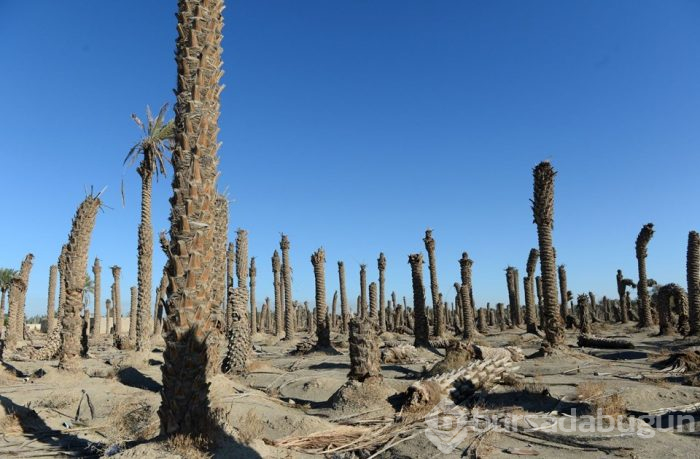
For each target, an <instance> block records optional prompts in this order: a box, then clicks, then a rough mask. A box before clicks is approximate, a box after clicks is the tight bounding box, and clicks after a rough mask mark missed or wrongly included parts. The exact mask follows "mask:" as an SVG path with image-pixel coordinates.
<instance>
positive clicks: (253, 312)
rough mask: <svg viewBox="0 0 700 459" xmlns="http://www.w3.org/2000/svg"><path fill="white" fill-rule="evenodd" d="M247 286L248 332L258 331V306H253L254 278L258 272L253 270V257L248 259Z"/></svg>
mask: <svg viewBox="0 0 700 459" xmlns="http://www.w3.org/2000/svg"><path fill="white" fill-rule="evenodd" d="M248 274H249V279H250V280H249V285H250V332H251V333H255V332H257V331H258V314H257V313H258V306H257V305H256V304H255V276H257V275H258V270H257V269H256V268H255V257H252V258H251V259H250V270H249V272H248Z"/></svg>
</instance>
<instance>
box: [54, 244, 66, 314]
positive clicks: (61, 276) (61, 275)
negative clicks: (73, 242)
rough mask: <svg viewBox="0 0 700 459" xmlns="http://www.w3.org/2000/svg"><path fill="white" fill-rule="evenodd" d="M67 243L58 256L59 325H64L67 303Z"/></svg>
mask: <svg viewBox="0 0 700 459" xmlns="http://www.w3.org/2000/svg"><path fill="white" fill-rule="evenodd" d="M66 245H67V244H63V246H62V247H61V254H60V255H59V256H58V309H57V311H56V319H57V321H58V326H59V327H61V326H62V325H61V322H62V321H63V305H64V304H65V303H66V284H65V282H66V274H65V272H66Z"/></svg>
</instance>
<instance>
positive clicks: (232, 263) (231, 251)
mask: <svg viewBox="0 0 700 459" xmlns="http://www.w3.org/2000/svg"><path fill="white" fill-rule="evenodd" d="M235 270H236V245H235V244H234V243H233V242H229V243H228V249H227V250H226V331H227V332H228V331H230V330H231V322H232V317H233V310H232V309H231V308H230V307H229V305H231V304H232V302H231V301H230V300H229V296H230V295H231V289H232V288H235V287H236V284H235V283H234V276H235Z"/></svg>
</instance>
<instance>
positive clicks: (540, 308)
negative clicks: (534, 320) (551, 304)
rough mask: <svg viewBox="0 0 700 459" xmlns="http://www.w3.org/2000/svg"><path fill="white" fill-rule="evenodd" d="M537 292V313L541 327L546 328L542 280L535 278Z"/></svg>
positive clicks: (538, 277)
mask: <svg viewBox="0 0 700 459" xmlns="http://www.w3.org/2000/svg"><path fill="white" fill-rule="evenodd" d="M535 292H536V293H537V312H538V314H539V316H540V327H541V328H544V303H543V301H542V295H543V293H542V278H541V277H540V276H536V277H535Z"/></svg>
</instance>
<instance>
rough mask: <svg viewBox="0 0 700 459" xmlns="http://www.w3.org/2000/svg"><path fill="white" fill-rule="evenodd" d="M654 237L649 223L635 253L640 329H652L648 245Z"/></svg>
mask: <svg viewBox="0 0 700 459" xmlns="http://www.w3.org/2000/svg"><path fill="white" fill-rule="evenodd" d="M652 236H654V225H653V224H652V223H647V224H646V225H644V226H643V227H642V229H641V230H640V231H639V235H638V236H637V241H636V242H635V252H636V255H637V268H638V270H639V282H638V283H637V295H638V296H639V305H638V308H639V327H640V328H644V327H651V326H652V318H651V304H650V303H649V294H648V292H647V285H648V279H647V263H646V258H647V245H649V241H651V238H652Z"/></svg>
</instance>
